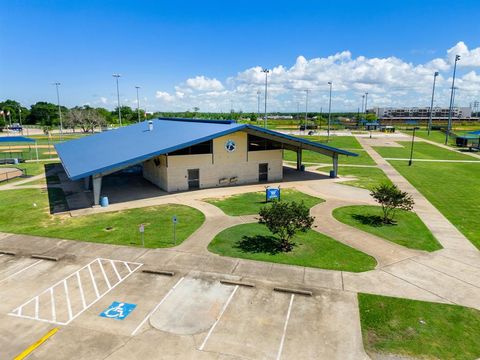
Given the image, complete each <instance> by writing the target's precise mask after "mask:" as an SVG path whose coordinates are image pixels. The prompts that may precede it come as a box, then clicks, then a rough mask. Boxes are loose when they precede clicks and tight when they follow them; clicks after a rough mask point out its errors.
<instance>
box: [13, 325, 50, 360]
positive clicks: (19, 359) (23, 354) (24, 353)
mask: <svg viewBox="0 0 480 360" xmlns="http://www.w3.org/2000/svg"><path fill="white" fill-rule="evenodd" d="M57 331H58V328H53V329H52V330H50V331H49V332H47V333H46V334H45V335H43V336H42V337H41V338H40V339H38V340H37V341H36V342H34V343H33V344H32V345H30V346H29V347H27V348H26V349H25V350H23V351H22V352H21V353H20V354H19V355H17V356H15V358H14V360H23V359H25V358H26V357H27V356H28V355H30V354H31V353H32V351H33V350H35V349H36V348H38V347H39V346H40V345H42V344H43V343H44V342H45V341H47V340H48V339H49V338H50V337H51V336H52V335H55V333H56V332H57Z"/></svg>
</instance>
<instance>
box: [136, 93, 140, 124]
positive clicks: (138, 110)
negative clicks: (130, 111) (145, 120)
mask: <svg viewBox="0 0 480 360" xmlns="http://www.w3.org/2000/svg"><path fill="white" fill-rule="evenodd" d="M135 89H137V117H138V122H140V100H139V99H138V89H140V86H138V85H137V86H135Z"/></svg>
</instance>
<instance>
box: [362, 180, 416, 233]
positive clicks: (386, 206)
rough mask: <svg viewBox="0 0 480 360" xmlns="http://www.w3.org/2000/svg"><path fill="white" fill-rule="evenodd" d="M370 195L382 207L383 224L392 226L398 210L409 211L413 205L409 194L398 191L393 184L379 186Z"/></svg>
mask: <svg viewBox="0 0 480 360" xmlns="http://www.w3.org/2000/svg"><path fill="white" fill-rule="evenodd" d="M370 195H371V196H372V197H373V198H374V199H375V201H376V202H378V203H379V204H380V206H381V207H382V212H383V218H382V222H383V223H384V224H393V223H394V218H395V212H396V211H397V210H398V209H401V210H406V211H410V210H412V209H413V205H414V203H415V202H414V201H413V198H412V196H411V195H410V194H408V193H407V192H405V191H402V190H400V189H399V188H398V186H397V185H395V184H381V185H379V186H377V187H375V188H373V190H372V192H371V193H370Z"/></svg>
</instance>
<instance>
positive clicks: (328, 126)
mask: <svg viewBox="0 0 480 360" xmlns="http://www.w3.org/2000/svg"><path fill="white" fill-rule="evenodd" d="M328 85H330V98H329V100H328V125H327V142H328V141H330V120H331V117H332V82H331V81H329V82H328Z"/></svg>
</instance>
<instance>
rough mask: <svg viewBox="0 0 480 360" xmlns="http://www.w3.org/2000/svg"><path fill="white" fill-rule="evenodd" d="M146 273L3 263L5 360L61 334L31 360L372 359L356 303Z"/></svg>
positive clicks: (139, 267)
mask: <svg viewBox="0 0 480 360" xmlns="http://www.w3.org/2000/svg"><path fill="white" fill-rule="evenodd" d="M155 265H156V267H157V268H161V267H162V264H158V263H157V264H155ZM148 266H150V265H147V264H144V263H142V261H141V257H140V258H139V259H136V261H126V260H119V259H114V258H112V259H110V258H107V257H102V258H89V257H71V258H68V257H67V258H63V259H60V260H59V261H49V260H46V259H33V258H31V257H29V256H19V255H17V256H11V255H5V254H1V255H0V299H1V302H0V318H1V321H0V341H1V343H2V346H1V347H0V354H1V356H0V358H2V359H10V358H14V357H15V356H17V355H18V354H20V353H21V352H22V351H24V350H25V349H26V348H28V347H29V346H30V345H31V344H33V343H35V342H36V341H37V340H39V339H40V338H42V337H43V336H44V335H45V334H46V333H47V332H48V331H49V330H51V329H53V328H56V327H58V328H59V330H58V332H57V333H56V334H54V335H52V336H51V337H50V338H49V339H48V340H47V341H45V342H44V343H43V344H42V345H41V346H39V347H38V348H37V349H35V350H34V351H33V352H32V354H31V355H30V356H29V358H31V359H47V358H48V359H67V358H68V359H126V358H129V359H133V358H135V359H140V358H144V359H150V358H156V359H178V358H181V359H237V358H248V359H301V358H302V359H313V358H315V359H350V358H351V359H361V358H366V355H365V353H364V351H363V347H362V339H361V336H360V329H359V326H360V324H359V321H358V309H357V302H356V294H354V293H349V292H341V291H334V290H327V289H325V290H315V291H314V292H313V294H312V296H308V295H302V294H298V293H290V292H278V291H274V287H275V283H274V282H271V283H270V282H265V281H263V282H260V281H255V279H248V282H246V281H247V280H246V279H240V280H239V281H240V282H239V283H230V284H227V283H224V282H221V280H222V279H224V278H228V276H223V275H221V274H214V273H204V272H200V271H193V270H192V271H184V272H182V271H176V272H175V274H174V275H173V276H166V275H162V274H158V273H147V272H144V271H143V270H145V269H146V268H147V267H148ZM245 285H249V286H245ZM252 285H253V286H252ZM345 324H348V326H340V325H345Z"/></svg>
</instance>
